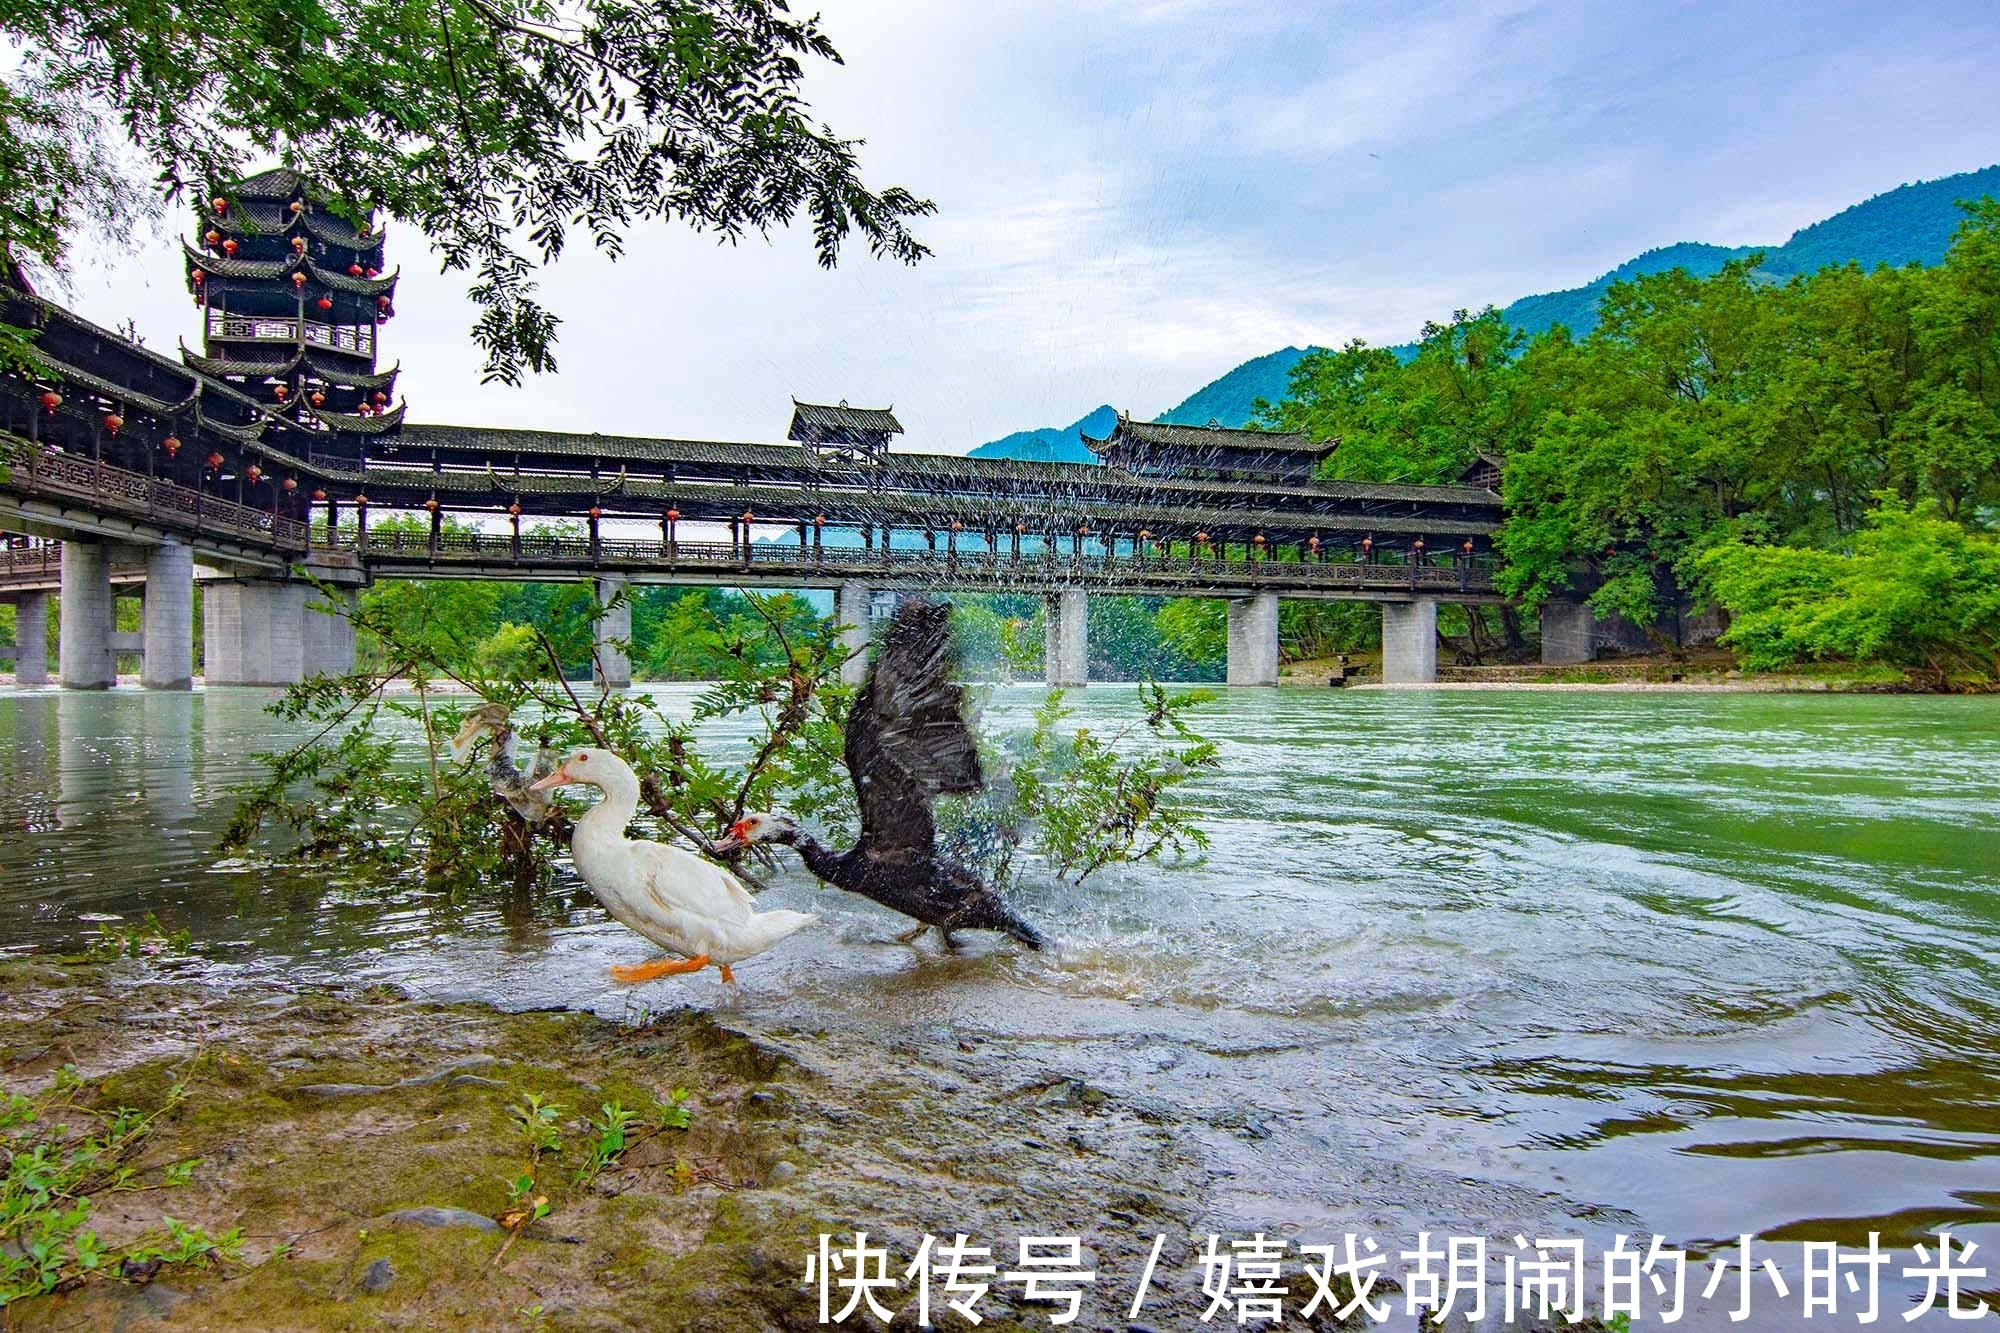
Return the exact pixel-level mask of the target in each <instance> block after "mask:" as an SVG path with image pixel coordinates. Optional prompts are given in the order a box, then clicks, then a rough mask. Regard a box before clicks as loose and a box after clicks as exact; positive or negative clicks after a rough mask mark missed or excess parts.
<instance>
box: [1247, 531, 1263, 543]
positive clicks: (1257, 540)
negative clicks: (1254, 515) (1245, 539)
mask: <svg viewBox="0 0 2000 1333" xmlns="http://www.w3.org/2000/svg"><path fill="white" fill-rule="evenodd" d="M1250 540H1251V542H1252V543H1254V544H1255V545H1258V546H1262V545H1263V544H1264V534H1263V533H1261V532H1260V533H1258V534H1257V535H1256V536H1254V537H1252V538H1251V539H1250Z"/></svg>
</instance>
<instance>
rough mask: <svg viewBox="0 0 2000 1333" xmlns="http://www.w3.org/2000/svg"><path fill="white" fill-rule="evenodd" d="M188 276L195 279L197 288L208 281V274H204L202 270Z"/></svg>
mask: <svg viewBox="0 0 2000 1333" xmlns="http://www.w3.org/2000/svg"><path fill="white" fill-rule="evenodd" d="M188 276H189V277H190V278H193V279H194V285H195V286H197V287H199V286H201V285H202V283H204V282H206V281H208V274H206V273H204V272H202V271H201V270H200V269H196V270H195V271H194V272H192V273H190V274H188Z"/></svg>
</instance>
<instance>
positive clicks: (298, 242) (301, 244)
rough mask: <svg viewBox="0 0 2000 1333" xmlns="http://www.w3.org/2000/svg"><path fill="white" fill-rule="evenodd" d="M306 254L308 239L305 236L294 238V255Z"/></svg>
mask: <svg viewBox="0 0 2000 1333" xmlns="http://www.w3.org/2000/svg"><path fill="white" fill-rule="evenodd" d="M305 252H306V238H305V237H303V236H294V237H292V253H293V254H295V255H302V254H304V253H305Z"/></svg>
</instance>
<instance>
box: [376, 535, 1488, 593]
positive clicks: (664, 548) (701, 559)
mask: <svg viewBox="0 0 2000 1333" xmlns="http://www.w3.org/2000/svg"><path fill="white" fill-rule="evenodd" d="M357 545H358V551H359V554H360V555H361V556H362V557H363V558H364V559H367V560H382V561H390V562H405V561H407V562H417V561H421V562H423V563H425V564H428V565H437V564H444V565H450V564H483V565H497V566H505V565H517V566H523V567H538V568H549V567H552V566H553V567H561V568H572V569H576V570H578V571H579V572H581V571H587V570H598V569H602V570H606V571H612V570H632V569H658V570H662V571H671V570H674V569H686V570H689V571H690V572H696V571H699V572H702V573H706V574H714V573H717V572H721V571H726V570H738V571H741V572H743V573H746V574H757V573H765V574H769V575H801V576H808V577H810V576H818V577H829V576H831V577H842V576H853V577H866V576H871V575H872V576H875V577H884V576H887V577H896V576H898V575H901V576H906V577H918V578H942V579H945V580H951V579H953V578H958V579H964V580H968V581H976V580H982V579H989V578H990V579H994V580H998V581H1003V582H1012V581H1022V582H1044V583H1064V582H1086V583H1087V582H1095V581H1098V580H1099V579H1126V580H1138V581H1142V582H1149V583H1155V582H1158V583H1171V582H1189V583H1195V584H1199V583H1201V582H1203V581H1206V580H1217V581H1224V582H1236V583H1251V584H1273V585H1280V586H1284V587H1291V588H1300V589H1325V590H1328V591H1339V590H1350V589H1351V590H1355V591H1363V590H1366V591H1371V592H1405V591H1408V592H1437V593H1448V592H1461V593H1468V592H1469V593H1480V594H1487V593H1491V592H1492V591H1493V572H1492V567H1491V565H1490V563H1489V562H1487V561H1486V560H1484V559H1479V560H1472V561H1467V560H1459V561H1457V562H1456V563H1453V564H1423V563H1407V564H1391V563H1387V562H1380V561H1370V562H1357V561H1351V560H1332V559H1310V558H1308V559H1304V560H1280V559H1277V558H1276V557H1274V556H1263V557H1245V556H1239V555H1235V554H1231V555H1228V556H1225V555H1222V554H1220V553H1219V552H1218V551H1217V550H1216V549H1215V548H1212V547H1211V548H1203V549H1202V550H1200V551H1199V552H1196V553H1190V552H1189V551H1188V550H1187V549H1186V548H1185V547H1182V548H1179V549H1178V550H1177V551H1174V552H1163V551H1158V550H1153V551H1148V552H1145V553H1135V552H1132V551H1130V550H1127V551H1124V552H1118V553H1111V552H1095V553H1092V552H1086V553H1082V554H1070V553H1065V552H1060V551H1055V550H1053V549H1050V548H1044V549H1043V550H1041V551H1037V552H1023V553H1021V554H1019V555H1016V554H1014V553H1013V552H1012V551H1011V550H1009V549H993V550H985V549H977V550H959V551H953V550H951V549H950V548H949V547H945V548H942V549H938V550H930V549H925V548H919V549H914V550H913V549H909V548H906V547H890V548H887V549H885V548H883V547H879V546H877V547H856V546H846V545H842V546H817V547H816V546H812V545H810V544H804V545H801V544H795V543H789V542H752V543H750V544H749V546H748V549H747V550H746V549H745V548H744V547H743V546H742V545H740V544H737V543H732V542H691V541H662V540H656V539H633V538H625V537H602V538H599V539H597V540H596V541H592V540H591V539H590V538H588V537H584V536H566V535H556V534H551V533H522V534H520V535H519V536H516V535H514V534H513V533H505V532H501V533H495V532H468V531H464V530H449V531H447V530H441V531H439V532H437V533H436V534H435V535H433V534H430V533H425V532H410V531H405V530H401V529H397V530H393V531H387V532H382V531H373V532H369V533H368V534H367V536H366V538H365V539H363V540H361V541H359V542H358V543H357Z"/></svg>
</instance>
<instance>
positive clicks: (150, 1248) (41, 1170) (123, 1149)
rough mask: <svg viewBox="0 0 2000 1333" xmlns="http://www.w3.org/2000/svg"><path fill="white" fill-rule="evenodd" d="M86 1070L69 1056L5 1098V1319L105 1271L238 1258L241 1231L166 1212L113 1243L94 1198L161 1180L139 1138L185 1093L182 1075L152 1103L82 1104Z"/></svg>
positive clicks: (182, 1166) (182, 1165) (171, 1177)
mask: <svg viewBox="0 0 2000 1333" xmlns="http://www.w3.org/2000/svg"><path fill="white" fill-rule="evenodd" d="M83 1089H84V1080H83V1078H82V1077H81V1075H79V1074H78V1072H77V1070H76V1067H75V1066H74V1065H65V1066H64V1067H63V1068H62V1069H61V1070H59V1071H58V1072H57V1074H56V1076H55V1078H54V1080H53V1081H52V1082H51V1084H50V1087H49V1089H48V1091H47V1092H45V1093H42V1094H39V1095H33V1096H31V1095H27V1094H22V1093H9V1094H7V1095H6V1096H5V1099H4V1100H0V1158H4V1159H5V1173H4V1175H0V1321H4V1319H5V1315H4V1312H5V1311H6V1310H7V1309H8V1308H10V1307H11V1306H13V1305H14V1304H16V1303H17V1302H20V1301H23V1300H27V1299H30V1298H32V1297H35V1296H44V1295H48V1294H50V1293H52V1292H57V1291H65V1290H68V1289H70V1288H72V1287H75V1286H78V1285H80V1284H82V1283H83V1282H85V1281H88V1280H89V1279H90V1278H92V1277H94V1276H98V1275H102V1274H113V1275H116V1274H130V1273H146V1274H149V1275H150V1274H152V1273H155V1272H158V1271H159V1269H161V1268H162V1267H186V1266H192V1265H194V1264H198V1263H212V1262H219V1261H223V1260H236V1259H239V1258H240V1257H241V1254H242V1246H243V1241H242V1233H241V1231H240V1230H231V1231H229V1232H228V1233H226V1234H225V1235H222V1236H210V1235H209V1234H208V1233H207V1232H205V1231H203V1230H202V1229H201V1228H200V1227H197V1226H192V1225H190V1224H188V1223H185V1222H181V1221H179V1220H177V1219H175V1218H172V1217H165V1216H162V1217H161V1219H160V1225H161V1228H162V1231H161V1232H160V1233H155V1234H150V1235H146V1236H142V1237H141V1238H140V1239H138V1240H137V1241H135V1242H133V1243H132V1244H130V1245H129V1246H126V1247H123V1248H121V1249H112V1248H107V1247H106V1246H105V1244H104V1242H103V1241H102V1239H100V1238H99V1236H98V1235H97V1233H96V1231H95V1230H93V1229H92V1227H91V1225H90V1222H91V1207H92V1201H93V1199H94V1198H95V1197H96V1196H98V1195H102V1194H107V1193H113V1192H121V1191H137V1190H143V1189H150V1188H154V1186H153V1185H151V1184H148V1183H146V1182H145V1179H144V1176H145V1173H144V1172H143V1171H141V1170H140V1169H139V1168H137V1167H135V1166H133V1165H132V1161H133V1159H134V1158H135V1157H136V1156H137V1154H138V1151H139V1148H140V1145H141V1144H142V1143H143V1142H144V1141H145V1140H146V1138H147V1136H148V1135H149V1134H151V1132H152V1131H153V1129H154V1127H155V1126H156V1125H158V1124H159V1122H160V1121H161V1119H162V1118H164V1117H166V1116H168V1115H171V1114H172V1113H173V1112H174V1111H175V1110H176V1109H178V1108H179V1106H180V1105H181V1103H182V1102H184V1101H185V1100H186V1098H187V1089H186V1085H184V1084H180V1083H176V1084H174V1085H173V1086H172V1087H171V1088H170V1089H169V1090H168V1092H167V1097H166V1100H165V1102H164V1103H163V1104H162V1105H161V1106H160V1108H159V1109H158V1110H156V1111H153V1112H152V1113H150V1114H148V1113H144V1112H141V1111H138V1110H134V1109H133V1108H131V1107H119V1108H117V1109H115V1110H110V1111H104V1110H99V1109H96V1108H93V1107H90V1106H86V1105H84V1104H82V1103H81V1102H80V1101H79V1100H78V1094H80V1093H81V1092H82V1091H83ZM196 1165H197V1163H196V1162H193V1161H183V1162H175V1163H172V1164H171V1165H169V1166H167V1167H166V1168H164V1169H163V1170H162V1172H161V1175H160V1179H159V1182H158V1184H159V1186H160V1187H165V1188H172V1187H176V1186H180V1185H185V1184H186V1183H188V1181H189V1180H190V1179H192V1178H193V1175H194V1169H195V1167H196Z"/></svg>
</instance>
